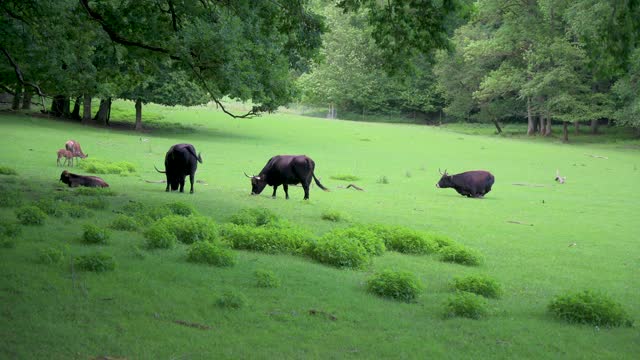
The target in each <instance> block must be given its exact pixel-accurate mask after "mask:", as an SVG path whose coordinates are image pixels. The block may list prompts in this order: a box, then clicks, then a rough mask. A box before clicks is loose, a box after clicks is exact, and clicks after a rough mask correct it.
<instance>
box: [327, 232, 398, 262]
mask: <svg viewBox="0 0 640 360" xmlns="http://www.w3.org/2000/svg"><path fill="white" fill-rule="evenodd" d="M323 237H337V238H349V239H354V240H357V241H359V242H360V244H362V246H363V247H364V248H365V250H367V252H368V253H369V254H371V255H382V254H384V252H385V251H386V250H387V248H386V246H385V244H384V240H383V239H382V237H380V236H379V235H378V234H377V233H376V232H374V231H371V230H369V229H367V228H366V227H364V226H361V225H355V226H350V227H348V228H342V229H334V230H332V231H330V232H328V233H326V234H324V235H323Z"/></svg>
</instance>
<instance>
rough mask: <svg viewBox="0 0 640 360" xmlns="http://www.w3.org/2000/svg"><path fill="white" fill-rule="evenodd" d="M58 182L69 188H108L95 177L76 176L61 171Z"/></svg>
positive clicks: (107, 185)
mask: <svg viewBox="0 0 640 360" xmlns="http://www.w3.org/2000/svg"><path fill="white" fill-rule="evenodd" d="M60 181H62V182H63V183H65V184H67V185H69V187H78V186H88V187H109V184H107V183H106V182H105V181H104V180H102V179H101V178H99V177H97V176H85V175H78V174H73V173H70V172H68V171H67V170H65V171H63V172H62V174H60Z"/></svg>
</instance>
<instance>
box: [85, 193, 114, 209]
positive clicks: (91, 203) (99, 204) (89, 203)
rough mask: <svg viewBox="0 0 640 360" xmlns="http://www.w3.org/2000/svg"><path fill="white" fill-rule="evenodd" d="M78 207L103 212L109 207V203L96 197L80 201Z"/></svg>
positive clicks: (100, 197) (102, 198)
mask: <svg viewBox="0 0 640 360" xmlns="http://www.w3.org/2000/svg"><path fill="white" fill-rule="evenodd" d="M80 205H81V206H84V207H86V208H89V209H94V210H104V209H106V208H107V207H109V202H108V201H107V199H105V198H104V197H102V196H96V197H90V198H87V199H83V200H81V201H80Z"/></svg>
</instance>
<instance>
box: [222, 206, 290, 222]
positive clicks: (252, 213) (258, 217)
mask: <svg viewBox="0 0 640 360" xmlns="http://www.w3.org/2000/svg"><path fill="white" fill-rule="evenodd" d="M229 221H230V222H231V223H232V224H236V225H251V226H266V225H275V224H277V223H279V222H280V221H281V220H280V219H279V218H278V215H276V214H274V213H273V212H271V210H268V209H265V208H246V209H242V210H240V211H238V212H237V213H235V214H233V215H232V216H231V218H230V219H229Z"/></svg>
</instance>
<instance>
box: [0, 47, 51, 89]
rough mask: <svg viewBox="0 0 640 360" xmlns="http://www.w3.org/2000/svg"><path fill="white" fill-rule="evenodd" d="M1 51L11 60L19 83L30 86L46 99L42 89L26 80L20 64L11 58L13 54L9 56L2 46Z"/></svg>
mask: <svg viewBox="0 0 640 360" xmlns="http://www.w3.org/2000/svg"><path fill="white" fill-rule="evenodd" d="M0 50H2V52H3V53H4V56H6V58H7V59H8V60H9V62H10V63H11V66H13V70H14V71H15V72H16V77H17V78H18V81H20V83H21V84H22V85H23V86H24V85H28V86H30V87H32V88H34V89H35V90H36V91H37V92H38V95H40V96H42V97H44V96H45V95H44V93H43V92H42V90H40V87H39V86H38V85H36V84H34V83H30V82H27V81H25V80H24V76H23V75H22V71H21V70H20V67H19V66H18V64H17V63H16V62H15V61H14V60H13V58H12V57H11V54H9V52H8V51H7V49H5V48H4V47H2V46H0Z"/></svg>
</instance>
